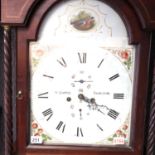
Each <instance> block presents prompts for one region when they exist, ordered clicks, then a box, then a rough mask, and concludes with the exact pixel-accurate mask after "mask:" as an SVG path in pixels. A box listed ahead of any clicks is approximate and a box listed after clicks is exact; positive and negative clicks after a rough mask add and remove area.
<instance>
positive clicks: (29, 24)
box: [0, 1, 155, 155]
mask: <svg viewBox="0 0 155 155" xmlns="http://www.w3.org/2000/svg"><path fill="white" fill-rule="evenodd" d="M119 2H120V4H124V2H122V1H119ZM42 3H45V4H48V2H47V3H46V2H42ZM42 3H40V5H39V4H38V5H37V7H35V9H34V10H33V11H32V12H31V16H30V15H29V16H27V20H25V24H24V25H23V26H22V27H21V26H20V27H18V26H17V27H16V26H15V27H16V28H12V30H11V31H10V39H11V42H10V47H11V48H10V49H11V50H10V51H11V53H12V54H11V57H12V58H11V59H12V65H11V66H12V67H11V72H12V73H11V74H12V78H11V81H12V86H11V87H12V88H11V89H12V113H13V115H12V116H13V117H12V121H13V125H12V130H11V131H13V133H12V140H13V142H12V143H13V145H12V152H13V151H14V149H15V152H16V144H18V145H19V146H18V145H17V147H19V148H18V149H19V151H20V152H21V149H22V148H23V149H25V148H24V147H26V143H25V142H26V141H27V140H28V137H25V135H22V134H21V133H22V132H21V130H19V132H18V129H17V128H18V127H21V128H23V126H24V127H25V129H27V128H28V127H27V125H28V124H26V125H24V124H22V123H21V122H20V121H21V120H20V116H21V110H19V109H20V108H21V106H20V103H21V102H23V106H24V107H26V108H25V109H27V108H28V106H27V105H26V103H27V102H28V101H29V100H28V95H29V93H28V91H27V90H29V88H28V85H27V82H28V79H27V77H28V75H29V74H28V72H29V70H28V68H27V64H26V63H27V62H28V59H27V54H26V51H27V49H28V46H27V40H36V39H37V31H38V29H39V25H40V23H41V21H42V19H43V17H44V16H45V15H46V11H47V10H48V9H50V8H52V7H47V6H44V7H43V8H41V7H42V6H43V5H42ZM51 4H52V3H51ZM110 4H111V5H112V6H113V7H114V8H115V5H117V7H118V4H116V3H115V2H111V1H110ZM120 6H121V5H120ZM124 6H125V7H127V8H126V9H124V10H123V7H122V10H123V11H119V13H120V15H121V13H125V10H128V11H126V13H125V14H124V15H125V19H126V20H129V18H131V17H134V18H133V20H135V21H136V19H138V18H137V17H135V16H136V15H135V14H134V13H131V10H132V9H131V8H130V7H129V8H128V5H124ZM117 7H116V8H115V9H116V10H117V11H118V10H119V9H118V8H117ZM38 8H39V9H38ZM45 8H46V10H44V11H43V9H45ZM41 10H42V11H41ZM43 12H44V13H43ZM37 16H38V19H36V17H37ZM126 17H127V18H126ZM34 21H35V22H34ZM126 26H127V29H128V35H129V39H130V43H137V42H141V44H142V42H143V40H141V39H142V38H143V37H144V36H146V39H144V40H146V42H147V43H148V44H149V41H148V40H149V39H148V38H149V37H148V36H151V34H152V40H151V46H150V44H149V45H147V44H146V43H144V44H145V45H144V48H143V51H142V52H144V51H145V49H147V51H148V53H149V49H150V51H151V52H150V62H149V66H147V64H144V63H143V62H141V63H140V64H142V66H143V65H144V72H143V71H142V70H143V69H142V67H141V66H140V74H139V76H140V77H139V78H138V79H139V80H144V79H147V77H146V75H144V73H145V74H147V73H148V72H149V78H148V79H147V81H146V82H147V83H146V84H144V89H147V90H142V92H141V94H142V95H144V96H147V101H146V103H145V106H144V107H146V109H145V110H144V109H143V110H142V111H143V112H146V113H144V114H134V116H136V118H137V119H138V118H140V123H141V125H143V126H141V125H137V126H136V127H138V129H140V127H142V128H143V129H142V130H141V134H142V133H143V134H144V135H145V136H144V143H143V144H142V143H141V142H140V145H143V150H141V151H143V153H144V154H147V152H149V151H148V149H151V153H152V154H153V152H154V154H155V151H153V148H154V147H155V146H154V144H152V145H151V148H147V146H148V143H150V142H153V143H154V139H155V138H154V136H155V134H154V133H152V132H153V131H150V128H149V127H150V126H151V125H152V126H155V122H154V120H153V118H150V114H151V113H154V111H153V110H154V109H155V107H154V100H153V97H154V93H155V92H154V80H155V79H154V74H155V73H154V59H155V54H154V52H153V51H154V50H155V32H153V31H152V32H145V31H144V30H142V29H141V27H140V26H139V22H136V24H135V27H136V28H139V29H141V30H138V29H137V32H136V33H133V31H132V30H133V29H134V28H133V27H134V24H133V23H131V22H129V21H127V22H126ZM132 28H133V29H132ZM2 30H3V29H2V28H1V31H0V35H1V36H2V37H1V38H0V44H1V47H0V50H1V54H0V64H1V67H0V71H1V74H0V78H1V80H0V84H1V85H0V89H1V90H3V83H5V80H4V76H3V75H4V72H3V69H4V66H3V60H4V55H3V47H4V44H3V43H2V42H3V38H4V34H3V32H2ZM26 35H27V36H26ZM25 36H26V37H25ZM147 37H148V38H147ZM21 40H22V42H20V41H21ZM19 42H20V43H21V45H20V44H18V43H19ZM149 46H150V47H149ZM148 47H149V48H148ZM19 49H22V50H23V52H24V56H25V57H23V56H21V55H20V54H19V53H18V52H19ZM16 51H17V53H16ZM19 56H20V57H21V60H20V61H19V62H18V64H16V63H17V61H18V60H19V59H18V57H19ZM143 56H146V57H147V58H148V55H147V54H146V55H145V54H144V55H143ZM141 58H142V57H141ZM142 59H144V57H143V58H142ZM22 60H24V63H23V62H21V61H22ZM139 61H141V60H139ZM144 61H145V60H144ZM19 63H21V66H20V65H19ZM146 63H147V62H146ZM137 64H138V63H137ZM15 66H17V70H16V68H15ZM147 67H149V69H148V68H147ZM23 68H24V73H23V71H22V69H23ZM137 69H138V68H137ZM147 69H148V70H147ZM16 71H17V72H18V73H17V74H16ZM143 75H144V79H143V77H142V76H143ZM16 78H18V79H17V86H16V85H15V83H16ZM22 78H23V79H22ZM138 83H140V82H138ZM147 84H148V87H147ZM141 85H143V82H142V83H141ZM141 88H142V89H143V86H142V87H141ZM18 89H21V90H22V91H23V90H25V91H24V96H25V97H24V99H23V100H17V107H18V110H19V111H17V118H16V115H15V113H16V109H15V106H16V92H17V91H18ZM135 89H136V88H135ZM138 89H139V90H140V87H139V88H138ZM152 90H153V91H152ZM1 92H2V93H1V94H0V95H1V100H0V102H1V104H0V105H1V109H2V113H1V114H0V115H2V114H3V115H2V116H1V117H0V119H1V122H0V123H1V124H0V125H1V127H2V131H3V132H4V131H5V127H6V126H5V125H4V124H5V123H6V122H4V120H5V119H4V117H3V116H4V111H5V109H4V108H3V107H4V106H3V100H2V99H4V98H3V91H1ZM146 93H147V94H146ZM10 95H11V94H10ZM135 99H136V101H141V99H140V97H139V99H138V96H135ZM150 107H151V108H150ZM137 111H139V110H137ZM18 112H19V113H18ZM27 112H28V111H27ZM22 119H23V120H24V122H29V121H28V119H29V116H26V115H25V116H22ZM142 119H143V120H142ZM144 120H145V121H144ZM19 122H20V123H21V124H19ZM143 122H145V125H144V124H143ZM10 123H11V122H10ZM150 123H151V125H150ZM16 124H17V125H19V126H18V127H17V126H16ZM135 130H136V129H135ZM144 130H145V131H144ZM3 132H0V134H1V137H4V136H5V135H4V134H3ZM27 132H28V131H24V134H26V133H27ZM150 132H151V133H150ZM136 134H138V131H135V133H134V136H136ZM3 135H4V136H3ZM150 135H153V136H152V139H148V137H150ZM19 136H22V138H23V140H20V138H19ZM140 139H141V138H140V135H139V136H138V139H137V140H138V141H140ZM5 140H6V139H5V137H4V141H5ZM16 142H17V143H16ZM19 143H20V144H19ZM132 143H136V142H132ZM5 144H6V143H2V144H1V146H2V147H1V149H0V151H1V153H4V152H5V149H7V148H6V146H5ZM132 145H133V144H132ZM13 147H14V149H13ZM3 148H4V149H3ZM18 149H17V150H18ZM37 149H38V150H41V148H40V147H36V148H35V149H34V148H32V150H31V149H30V153H33V152H34V153H35V152H37V151H36V150H37ZM48 149H49V148H48ZM136 149H137V150H136V151H138V143H136ZM118 150H119V149H118ZM55 151H56V150H55ZM48 152H50V151H49V150H47V153H48ZM73 152H74V150H73ZM138 152H139V151H138ZM38 153H41V152H40V151H38ZM57 153H60V154H61V153H62V154H63V150H62V151H60V152H59V151H58V152H57ZM64 153H67V152H64ZM83 153H84V154H86V153H88V152H85V151H84V152H83ZM89 153H90V152H89ZM98 153H99V152H96V154H98ZM106 153H107V152H106ZM113 153H114V152H113ZM73 154H76V153H73ZM94 154H95V153H94ZM35 155H36V154H35Z"/></svg>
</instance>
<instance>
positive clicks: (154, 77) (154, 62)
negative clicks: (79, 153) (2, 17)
mask: <svg viewBox="0 0 155 155" xmlns="http://www.w3.org/2000/svg"><path fill="white" fill-rule="evenodd" d="M11 34H12V35H11V36H12V37H11V39H12V42H13V44H14V45H11V46H12V49H14V50H12V56H13V55H14V56H13V57H14V59H13V61H14V62H13V64H12V69H13V70H14V72H15V30H13V31H11ZM150 50H151V59H150V73H149V75H150V77H149V78H150V80H149V91H148V103H147V115H146V123H145V129H146V131H148V130H149V127H148V126H149V111H150V110H149V109H150V105H151V104H152V103H153V102H155V101H154V100H155V90H154V89H155V32H152V43H151V49H150ZM10 78H11V77H10ZM13 81H14V82H15V79H13ZM12 88H13V90H15V84H14V85H13V87H12ZM13 96H15V91H13ZM13 104H14V105H15V97H14V98H13ZM13 107H14V108H13V111H14V112H15V106H13ZM14 112H13V113H14ZM14 116H15V113H14ZM14 116H13V118H14V119H13V120H14V124H15V117H14ZM10 130H12V129H10ZM13 130H14V132H13V141H14V142H15V125H14V128H13ZM3 131H4V118H3V28H2V27H1V26H0V155H3V153H4V145H3V144H4V143H3V142H4V134H3V133H4V132H3ZM154 134H155V129H154ZM145 135H146V136H145V137H147V132H146V133H145ZM146 143H147V139H145V143H144V155H145V149H146ZM154 143H155V141H154ZM154 146H155V145H154ZM153 155H155V147H154V154H153Z"/></svg>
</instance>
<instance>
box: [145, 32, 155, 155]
mask: <svg viewBox="0 0 155 155" xmlns="http://www.w3.org/2000/svg"><path fill="white" fill-rule="evenodd" d="M154 50H155V32H154V33H153V36H152V47H151V51H152V54H151V58H152V61H151V64H152V65H151V67H152V69H151V75H150V76H152V80H151V86H150V89H151V88H152V89H151V90H150V91H149V94H150V100H149V101H150V107H149V108H150V109H149V113H148V120H147V121H148V123H146V125H147V126H146V127H147V142H146V143H147V145H146V154H147V155H155V53H154Z"/></svg>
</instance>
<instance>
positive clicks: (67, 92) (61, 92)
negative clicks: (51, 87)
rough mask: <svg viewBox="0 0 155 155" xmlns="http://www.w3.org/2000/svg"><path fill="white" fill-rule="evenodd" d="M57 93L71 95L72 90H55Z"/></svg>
mask: <svg viewBox="0 0 155 155" xmlns="http://www.w3.org/2000/svg"><path fill="white" fill-rule="evenodd" d="M55 94H59V95H70V94H71V92H69V91H55Z"/></svg>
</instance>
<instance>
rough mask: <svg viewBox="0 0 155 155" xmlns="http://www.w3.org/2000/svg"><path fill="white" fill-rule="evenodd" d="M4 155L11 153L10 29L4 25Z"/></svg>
mask: <svg viewBox="0 0 155 155" xmlns="http://www.w3.org/2000/svg"><path fill="white" fill-rule="evenodd" d="M3 38H4V58H3V61H4V62H3V64H4V66H3V69H4V73H3V75H4V77H3V78H4V100H3V102H4V155H11V154H12V146H13V145H12V102H11V50H10V29H9V27H8V26H4V37H3Z"/></svg>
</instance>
